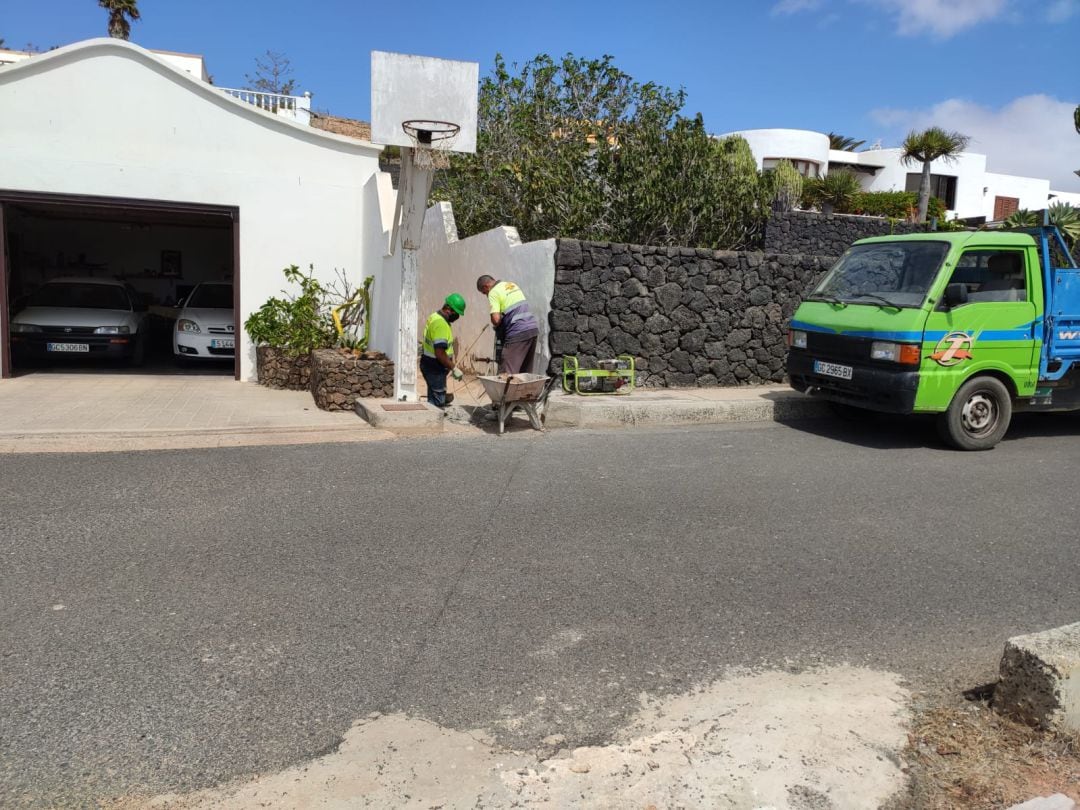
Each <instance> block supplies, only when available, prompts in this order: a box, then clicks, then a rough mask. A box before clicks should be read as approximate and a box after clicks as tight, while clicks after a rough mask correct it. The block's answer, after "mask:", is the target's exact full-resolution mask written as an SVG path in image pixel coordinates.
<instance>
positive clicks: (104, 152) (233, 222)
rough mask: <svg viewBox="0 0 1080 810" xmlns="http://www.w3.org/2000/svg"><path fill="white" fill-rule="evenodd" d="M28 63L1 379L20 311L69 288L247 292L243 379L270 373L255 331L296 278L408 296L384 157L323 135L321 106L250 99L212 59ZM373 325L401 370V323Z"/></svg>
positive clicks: (240, 299)
mask: <svg viewBox="0 0 1080 810" xmlns="http://www.w3.org/2000/svg"><path fill="white" fill-rule="evenodd" d="M12 53H13V52H0V109H2V110H3V111H4V112H3V115H2V116H0V144H2V148H0V359H2V361H3V362H2V367H0V371H2V373H3V376H9V375H11V373H12V367H11V362H10V361H11V358H10V345H9V334H8V323H7V321H8V319H9V317H10V315H11V304H12V302H13V301H15V300H16V299H17V298H18V296H20V295H21V294H24V293H26V292H28V291H29V290H30V289H31V288H32V287H33V286H34V285H36V284H39V283H41V282H42V281H45V280H48V279H49V278H53V277H56V276H62V275H68V276H70V275H100V276H108V277H117V278H122V279H124V280H126V281H127V282H129V283H130V284H131V285H132V286H133V287H135V288H136V289H137V290H138V291H139V292H140V293H142V294H143V295H144V296H145V297H146V298H148V299H149V301H150V303H152V304H154V303H156V304H160V305H168V304H169V303H171V302H173V301H175V300H176V299H177V298H179V297H182V295H183V294H184V292H185V290H190V289H191V286H192V285H193V284H196V283H198V282H199V281H206V280H231V281H233V282H234V285H235V287H236V289H237V291H238V292H237V294H236V315H235V325H234V328H235V333H236V340H237V359H236V368H235V374H236V376H237V378H238V379H252V378H253V377H254V374H255V368H254V350H253V347H252V346H251V345H250V342H249V341H248V339H247V337H246V335H244V333H243V330H242V328H241V324H242V323H243V321H244V320H245V319H246V317H247V316H248V314H249V313H251V312H252V311H253V310H255V309H256V308H258V307H259V306H260V305H261V304H262V303H263V302H264V301H265V300H266V299H267V297H268V296H270V295H273V294H276V293H278V292H279V291H280V290H281V288H282V286H283V278H282V274H281V270H282V268H283V267H285V266H286V265H290V264H296V265H300V266H301V267H305V268H306V267H307V266H308V265H314V268H315V270H316V273H317V274H318V275H319V276H320V277H321V278H324V279H327V280H330V279H332V278H333V277H334V272H335V270H336V269H340V270H342V271H344V272H345V273H347V275H348V277H349V278H350V279H351V280H353V281H356V282H359V281H360V280H361V279H363V278H364V277H366V276H375V287H376V296H377V297H379V298H383V297H389V298H391V300H393V299H394V298H395V297H396V295H397V289H398V288H397V287H395V286H394V285H395V283H396V279H394V278H391V277H388V276H387V274H388V273H389V272H390V271H388V270H384V267H392V265H391V264H387V263H386V262H384V257H385V256H386V254H387V248H388V236H387V233H388V231H389V225H390V223H389V218H390V216H392V213H393V210H394V196H393V195H394V192H393V189H392V188H391V184H390V178H389V175H386V174H383V173H381V172H380V171H379V165H378V159H379V153H380V151H381V148H380V147H377V146H374V145H372V144H371V143H370V142H366V141H361V140H358V139H355V138H348V137H344V136H340V135H335V134H331V133H329V132H325V131H321V130H318V129H315V128H313V127H310V126H307V125H306V121H307V117H306V115H305V114H304V113H305V110H306V108H305V106H304V101H305V100H307V101H308V104H307V107H310V97H308V98H307V99H304V98H300V99H293V100H292V101H291V102H289V101H286V100H285V99H287V98H288V97H277V98H271V99H270V100H269V101H268V102H267V101H260V100H259V99H254V98H242V97H238V96H242V91H229V90H222V89H221V88H217V87H214V86H213V85H211V84H210V83H209V82H208V76H207V73H206V68H205V65H203V63H202V59H201V58H200V57H197V56H190V55H184V54H170V53H165V52H150V51H147V50H144V49H142V48H140V47H137V46H135V45H132V44H130V43H128V42H125V41H121V40H117V39H95V40H89V41H86V42H81V43H77V44H74V45H70V46H68V47H64V48H60V49H58V50H54V51H50V52H48V53H43V54H34V55H29V54H24V55H19V54H18V52H14V53H15V54H16V57H14V58H13V57H11V54H12ZM5 54H7V56H6V57H5ZM5 63H6V64H5ZM384 281H385V282H386V284H385V285H384V284H383V282H384ZM373 326H374V335H373V348H375V349H379V350H383V351H386V352H387V353H393V351H394V348H395V347H394V345H393V344H394V339H395V334H396V328H397V324H396V315H393V316H388V317H387V318H386V319H385V320H384V321H382V322H380V320H379V319H378V318H376V319H375V320H374V322H373Z"/></svg>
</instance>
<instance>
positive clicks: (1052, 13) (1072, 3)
mask: <svg viewBox="0 0 1080 810" xmlns="http://www.w3.org/2000/svg"><path fill="white" fill-rule="evenodd" d="M1077 12H1080V0H1053V2H1051V3H1050V4H1049V5H1048V6H1047V7H1046V20H1047V22H1051V23H1063V22H1065V21H1066V20H1067V19H1069V18H1070V17H1072V16H1073V15H1074V14H1076V13H1077Z"/></svg>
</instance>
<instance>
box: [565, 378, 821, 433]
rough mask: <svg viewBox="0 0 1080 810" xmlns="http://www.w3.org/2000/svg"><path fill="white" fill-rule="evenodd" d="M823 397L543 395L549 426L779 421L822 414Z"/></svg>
mask: <svg viewBox="0 0 1080 810" xmlns="http://www.w3.org/2000/svg"><path fill="white" fill-rule="evenodd" d="M827 414H828V411H827V408H826V406H825V404H824V403H823V402H820V401H818V400H814V399H811V398H810V397H808V396H805V395H804V394H800V393H798V392H797V391H793V390H791V389H790V388H788V387H787V386H786V385H763V386H746V387H742V388H691V389H665V388H639V389H637V390H636V391H634V392H633V393H632V394H626V395H621V396H616V395H610V396H609V395H600V396H577V395H574V394H565V393H563V392H562V391H561V390H559V391H556V392H552V395H551V397H550V398H549V400H548V407H547V416H546V418H545V424H546V425H547V427H550V428H567V427H577V428H585V427H590V428H591V427H628V426H638V425H641V426H647V425H708V424H717V423H722V422H782V421H788V420H795V419H810V418H814V417H819V416H826V415H827Z"/></svg>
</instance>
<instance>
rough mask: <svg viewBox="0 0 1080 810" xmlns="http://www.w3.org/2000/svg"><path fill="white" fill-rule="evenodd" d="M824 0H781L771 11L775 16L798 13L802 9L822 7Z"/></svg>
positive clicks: (811, 9) (808, 9)
mask: <svg viewBox="0 0 1080 810" xmlns="http://www.w3.org/2000/svg"><path fill="white" fill-rule="evenodd" d="M823 2H824V0H780V2H779V3H776V4H775V5H774V6H773V7H772V10H771V11H770V12H769V13H770V14H772V16H774V17H778V16H781V15H784V16H786V15H788V14H798V13H799V12H801V11H815V10H816V9H819V8H821V5H822V3H823Z"/></svg>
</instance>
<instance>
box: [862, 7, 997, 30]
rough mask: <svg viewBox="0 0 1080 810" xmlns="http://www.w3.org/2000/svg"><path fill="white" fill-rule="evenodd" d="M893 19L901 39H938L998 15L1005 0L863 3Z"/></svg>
mask: <svg viewBox="0 0 1080 810" xmlns="http://www.w3.org/2000/svg"><path fill="white" fill-rule="evenodd" d="M863 2H868V3H870V4H871V5H874V6H877V7H879V8H882V9H884V10H886V11H887V12H889V13H890V14H892V15H894V16H895V17H896V23H897V32H898V33H900V34H902V35H904V36H913V35H917V34H931V35H933V36H936V37H940V38H941V39H948V38H949V37H951V36H953V35H955V34H958V33H960V32H961V31H964V30H965V29H968V28H972V27H973V26H976V25H979V24H980V23H984V22H989V21H990V20H993V19H996V18H998V17H1000V16H1002V15H1003V14H1004V13H1005V11H1006V9H1007V8H1008V5H1009V2H1008V0H863Z"/></svg>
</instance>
